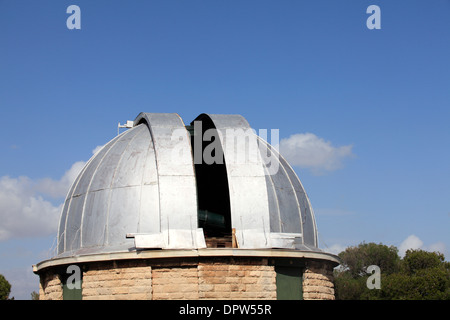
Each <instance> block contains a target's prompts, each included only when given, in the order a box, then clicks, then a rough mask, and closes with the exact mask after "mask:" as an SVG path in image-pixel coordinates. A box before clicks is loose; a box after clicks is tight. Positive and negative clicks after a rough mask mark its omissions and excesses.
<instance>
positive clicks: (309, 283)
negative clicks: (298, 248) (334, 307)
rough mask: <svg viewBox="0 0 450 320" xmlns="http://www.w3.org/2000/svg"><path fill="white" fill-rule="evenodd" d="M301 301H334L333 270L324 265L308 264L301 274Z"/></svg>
mask: <svg viewBox="0 0 450 320" xmlns="http://www.w3.org/2000/svg"><path fill="white" fill-rule="evenodd" d="M303 299H305V300H334V283H333V268H332V267H331V266H329V265H327V264H326V263H318V262H314V261H312V262H309V263H308V264H307V267H306V269H305V271H304V272H303Z"/></svg>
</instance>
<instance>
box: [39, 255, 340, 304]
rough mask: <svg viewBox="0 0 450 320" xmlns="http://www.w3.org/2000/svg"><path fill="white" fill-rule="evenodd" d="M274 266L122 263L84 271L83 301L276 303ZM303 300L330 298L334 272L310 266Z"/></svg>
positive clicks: (56, 289) (50, 279)
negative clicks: (256, 301) (261, 301)
mask: <svg viewBox="0 0 450 320" xmlns="http://www.w3.org/2000/svg"><path fill="white" fill-rule="evenodd" d="M50 271H51V270H49V272H47V274H42V275H41V288H40V297H41V299H62V298H63V297H62V287H61V282H60V280H59V277H58V276H56V275H51V273H50ZM276 291H277V288H276V272H275V267H274V266H273V265H271V264H269V263H268V259H266V258H232V257H228V258H208V259H200V261H199V260H195V259H194V260H189V259H185V260H184V261H183V259H177V260H170V259H169V260H164V259H161V260H159V259H156V260H123V261H110V262H97V263H89V264H86V265H84V267H83V281H82V294H83V299H88V300H93V299H104V300H112V299H120V300H123V299H132V300H144V299H145V300H147V299H154V300H163V299H178V300H181V299H189V300H197V299H226V300H229V299H253V300H256V299H258V300H261V299H276V298H277V293H276ZM303 297H304V299H334V287H333V274H332V268H331V267H330V266H327V265H325V264H323V263H315V262H311V263H309V262H308V264H307V268H306V269H305V271H304V274H303Z"/></svg>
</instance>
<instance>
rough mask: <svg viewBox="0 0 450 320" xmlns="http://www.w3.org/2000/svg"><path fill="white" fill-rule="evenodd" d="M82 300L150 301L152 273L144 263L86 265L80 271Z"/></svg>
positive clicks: (124, 262) (123, 262)
mask: <svg viewBox="0 0 450 320" xmlns="http://www.w3.org/2000/svg"><path fill="white" fill-rule="evenodd" d="M82 292H83V299H86V300H97V299H101V300H112V299H116V300H148V299H152V270H151V268H150V267H148V266H147V265H146V263H145V261H139V260H135V261H120V262H101V263H93V264H89V265H88V268H87V271H85V272H83V285H82Z"/></svg>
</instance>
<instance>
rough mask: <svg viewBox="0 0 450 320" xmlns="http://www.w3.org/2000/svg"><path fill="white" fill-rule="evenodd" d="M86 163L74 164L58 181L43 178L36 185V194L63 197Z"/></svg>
mask: <svg viewBox="0 0 450 320" xmlns="http://www.w3.org/2000/svg"><path fill="white" fill-rule="evenodd" d="M85 164H86V163H85V162H84V161H78V162H75V163H74V164H73V165H72V167H71V168H70V169H69V170H67V171H66V172H65V173H64V175H63V176H62V177H61V179H59V180H53V179H50V178H44V179H41V180H39V181H38V182H37V183H36V186H35V189H36V191H37V192H39V193H42V194H45V195H48V196H51V197H53V198H60V197H65V196H66V195H67V192H68V191H69V188H70V186H71V185H72V182H73V181H74V180H75V179H76V177H77V176H78V174H79V173H80V171H81V169H83V167H84V165H85Z"/></svg>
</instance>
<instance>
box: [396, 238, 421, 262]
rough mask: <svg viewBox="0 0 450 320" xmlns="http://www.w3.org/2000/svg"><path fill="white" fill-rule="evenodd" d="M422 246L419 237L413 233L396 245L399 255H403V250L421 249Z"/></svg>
mask: <svg viewBox="0 0 450 320" xmlns="http://www.w3.org/2000/svg"><path fill="white" fill-rule="evenodd" d="M422 247H423V241H422V240H420V239H419V237H417V236H415V235H413V234H412V235H410V236H408V237H407V238H406V239H405V240H403V242H402V243H401V244H400V246H399V247H398V251H399V254H400V256H402V257H403V256H404V255H405V252H406V251H407V250H409V249H413V250H416V249H421V248H422Z"/></svg>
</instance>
